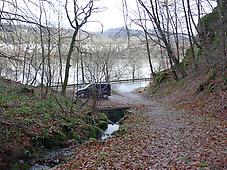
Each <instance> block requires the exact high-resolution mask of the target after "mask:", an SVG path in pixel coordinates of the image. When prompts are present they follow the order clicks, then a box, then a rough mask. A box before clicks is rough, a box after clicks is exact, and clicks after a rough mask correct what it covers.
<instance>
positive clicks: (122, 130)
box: [116, 125, 128, 135]
mask: <svg viewBox="0 0 227 170" xmlns="http://www.w3.org/2000/svg"><path fill="white" fill-rule="evenodd" d="M116 133H117V134H120V135H125V134H127V133H128V128H127V127H126V126H125V125H121V126H120V127H119V130H118V131H117V132H116Z"/></svg>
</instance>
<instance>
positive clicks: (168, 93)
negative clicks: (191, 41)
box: [149, 1, 227, 120]
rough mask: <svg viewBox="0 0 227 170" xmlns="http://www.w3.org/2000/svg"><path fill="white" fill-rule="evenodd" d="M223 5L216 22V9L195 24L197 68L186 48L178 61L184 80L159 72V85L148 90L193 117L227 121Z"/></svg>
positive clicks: (225, 7)
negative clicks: (184, 72) (183, 56)
mask: <svg viewBox="0 0 227 170" xmlns="http://www.w3.org/2000/svg"><path fill="white" fill-rule="evenodd" d="M226 4H227V2H225V1H223V4H222V13H223V19H220V11H219V10H220V7H216V8H215V9H214V10H213V12H212V13H210V14H208V15H206V16H204V17H203V18H201V20H200V22H199V24H198V28H199V31H200V36H199V37H198V43H199V44H200V46H201V47H202V48H201V49H199V48H196V49H195V52H196V62H197V69H195V67H194V63H193V59H192V55H191V51H190V50H189V49H188V50H187V55H186V57H185V58H184V59H183V61H182V64H183V67H184V69H185V70H186V71H187V77H186V78H184V79H181V80H178V81H175V80H172V78H171V76H169V72H168V71H164V72H161V73H159V74H158V80H159V82H157V81H156V82H155V83H154V84H153V85H151V87H150V88H149V93H150V94H151V95H152V96H162V97H163V96H165V98H164V99H166V100H168V101H172V102H173V103H174V104H175V105H176V106H177V107H180V108H184V109H187V110H190V111H191V112H192V113H195V114H211V115H212V116H217V117H219V118H222V119H225V120H227V56H226V53H227V48H226V44H227V38H226V33H227V32H226V30H227V5H226ZM160 78H161V79H160ZM160 80H161V81H160ZM162 99H163V98H162Z"/></svg>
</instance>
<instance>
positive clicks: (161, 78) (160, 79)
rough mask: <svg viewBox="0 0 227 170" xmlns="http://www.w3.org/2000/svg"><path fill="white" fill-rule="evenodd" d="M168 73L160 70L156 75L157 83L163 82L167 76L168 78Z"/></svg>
mask: <svg viewBox="0 0 227 170" xmlns="http://www.w3.org/2000/svg"><path fill="white" fill-rule="evenodd" d="M167 75H168V74H167V73H166V72H164V71H161V72H158V73H156V75H155V82H156V84H157V85H159V84H161V83H162V82H163V81H164V80H165V79H166V78H167Z"/></svg>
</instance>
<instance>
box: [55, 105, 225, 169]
mask: <svg viewBox="0 0 227 170" xmlns="http://www.w3.org/2000/svg"><path fill="white" fill-rule="evenodd" d="M123 126H125V127H126V128H127V133H126V134H124V135H116V136H115V137H114V138H110V139H107V140H105V141H91V142H87V143H86V144H84V145H81V146H80V147H79V148H77V149H76V150H75V154H74V156H73V157H72V158H70V160H69V161H67V162H66V163H65V164H62V165H60V166H58V167H57V168H55V169H58V170H60V169H155V170H156V169H171V170H177V169H226V168H227V164H226V163H227V159H226V150H225V148H226V137H227V136H226V132H225V125H223V124H222V123H220V122H218V121H217V120H216V119H212V118H209V117H204V116H195V115H187V114H186V113H182V112H176V111H171V110H168V111H167V110H165V109H163V108H161V107H158V106H157V107H148V106H146V107H145V106H142V105H141V106H138V107H135V108H134V110H133V114H130V115H129V116H127V119H125V121H124V125H123Z"/></svg>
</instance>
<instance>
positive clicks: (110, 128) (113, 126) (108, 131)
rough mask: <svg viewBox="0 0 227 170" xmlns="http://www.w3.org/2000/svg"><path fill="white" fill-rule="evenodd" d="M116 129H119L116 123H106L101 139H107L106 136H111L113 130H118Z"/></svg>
mask: <svg viewBox="0 0 227 170" xmlns="http://www.w3.org/2000/svg"><path fill="white" fill-rule="evenodd" d="M118 129H119V125H118V124H117V123H115V124H108V127H107V129H106V130H105V131H104V133H103V135H102V137H101V139H102V140H104V139H107V138H109V137H111V136H112V134H113V133H114V132H116V131H118Z"/></svg>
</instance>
